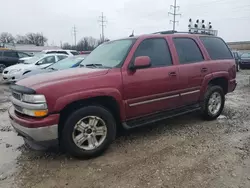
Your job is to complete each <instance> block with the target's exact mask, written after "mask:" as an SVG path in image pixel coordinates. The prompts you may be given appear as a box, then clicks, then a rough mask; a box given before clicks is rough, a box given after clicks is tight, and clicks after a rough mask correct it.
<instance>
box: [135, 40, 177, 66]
mask: <svg viewBox="0 0 250 188" xmlns="http://www.w3.org/2000/svg"><path fill="white" fill-rule="evenodd" d="M139 56H148V57H150V59H151V67H162V66H169V65H172V58H171V55H170V51H169V47H168V44H167V41H166V40H165V39H146V40H144V41H142V42H141V44H140V45H139V46H138V48H137V49H136V52H135V55H134V58H136V57H139Z"/></svg>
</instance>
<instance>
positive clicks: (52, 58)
mask: <svg viewBox="0 0 250 188" xmlns="http://www.w3.org/2000/svg"><path fill="white" fill-rule="evenodd" d="M55 62H56V58H55V56H47V57H45V58H43V59H41V60H40V61H39V62H38V63H37V65H43V64H51V63H55Z"/></svg>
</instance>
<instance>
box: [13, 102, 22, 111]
mask: <svg viewBox="0 0 250 188" xmlns="http://www.w3.org/2000/svg"><path fill="white" fill-rule="evenodd" d="M13 106H14V108H15V110H16V111H18V112H19V113H23V108H22V107H21V106H18V105H16V104H13Z"/></svg>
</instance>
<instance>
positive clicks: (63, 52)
mask: <svg viewBox="0 0 250 188" xmlns="http://www.w3.org/2000/svg"><path fill="white" fill-rule="evenodd" d="M56 53H57V54H67V55H68V53H67V52H66V51H57V52H56Z"/></svg>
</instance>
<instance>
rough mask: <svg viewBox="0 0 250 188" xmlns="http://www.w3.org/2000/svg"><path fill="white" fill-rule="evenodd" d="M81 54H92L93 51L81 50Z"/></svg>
mask: <svg viewBox="0 0 250 188" xmlns="http://www.w3.org/2000/svg"><path fill="white" fill-rule="evenodd" d="M79 53H80V54H90V53H91V51H81V52H79Z"/></svg>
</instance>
